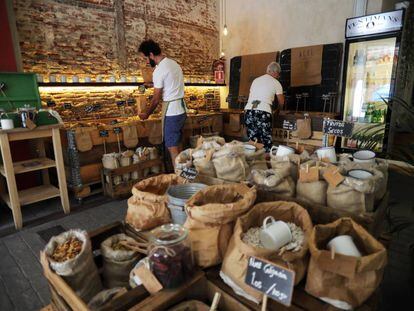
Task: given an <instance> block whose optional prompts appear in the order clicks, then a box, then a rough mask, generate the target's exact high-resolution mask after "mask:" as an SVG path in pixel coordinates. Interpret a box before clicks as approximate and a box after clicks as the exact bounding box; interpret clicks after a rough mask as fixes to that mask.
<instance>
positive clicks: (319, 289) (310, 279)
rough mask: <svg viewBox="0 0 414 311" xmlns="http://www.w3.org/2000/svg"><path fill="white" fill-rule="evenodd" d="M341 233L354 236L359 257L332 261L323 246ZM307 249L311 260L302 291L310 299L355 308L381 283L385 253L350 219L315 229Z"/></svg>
mask: <svg viewBox="0 0 414 311" xmlns="http://www.w3.org/2000/svg"><path fill="white" fill-rule="evenodd" d="M343 234H346V235H351V236H352V237H353V240H354V242H355V244H356V246H357V247H358V249H359V250H360V251H361V252H362V254H363V256H362V257H360V258H358V257H351V256H345V255H340V254H335V257H334V259H331V252H330V251H328V250H326V245H327V243H328V242H329V241H330V240H331V239H332V238H334V237H336V236H338V235H343ZM309 249H310V253H311V259H310V263H309V268H308V276H307V280H306V288H305V289H306V291H307V292H308V293H309V294H311V295H313V296H316V297H325V298H330V299H334V300H338V301H342V302H346V303H348V304H350V305H351V306H352V307H357V306H360V305H361V304H362V303H364V301H365V300H366V299H368V298H369V297H370V296H371V295H372V293H373V292H374V291H375V289H376V288H377V287H378V286H379V284H380V282H381V280H382V275H383V272H384V267H385V265H386V262H387V252H386V250H385V248H384V246H383V245H382V244H381V243H379V242H378V241H377V240H375V238H374V237H372V236H371V235H370V234H369V233H368V232H367V231H366V230H365V229H364V228H363V227H361V226H360V225H358V224H357V223H356V222H354V221H353V220H352V219H351V218H340V219H338V220H337V221H335V222H333V223H329V224H326V225H317V226H315V227H314V229H313V231H312V234H311V236H310V239H309Z"/></svg>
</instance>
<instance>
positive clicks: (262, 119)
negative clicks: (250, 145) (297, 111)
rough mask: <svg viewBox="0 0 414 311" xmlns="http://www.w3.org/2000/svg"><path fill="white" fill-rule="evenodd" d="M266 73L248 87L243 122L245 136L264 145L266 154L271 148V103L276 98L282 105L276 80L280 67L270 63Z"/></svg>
mask: <svg viewBox="0 0 414 311" xmlns="http://www.w3.org/2000/svg"><path fill="white" fill-rule="evenodd" d="M266 72H267V73H266V74H265V75H263V76H260V77H258V78H256V79H254V80H253V83H252V85H251V86H250V94H249V100H248V102H247V104H246V107H245V108H244V109H245V113H244V118H245V120H244V122H245V124H246V128H247V136H248V137H249V139H250V140H257V141H258V142H259V143H262V144H264V147H265V149H266V152H269V151H270V148H272V118H273V114H272V103H273V101H274V99H275V96H276V97H277V101H278V103H279V105H284V103H285V98H284V96H283V88H282V85H281V84H280V82H279V81H278V80H277V78H279V76H280V65H279V64H278V63H276V62H271V63H270V64H269V65H268V66H267V71H266Z"/></svg>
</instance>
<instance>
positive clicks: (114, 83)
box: [38, 82, 226, 87]
mask: <svg viewBox="0 0 414 311" xmlns="http://www.w3.org/2000/svg"><path fill="white" fill-rule="evenodd" d="M143 84H144V82H76V83H70V82H39V83H38V85H39V86H40V87H43V86H47V87H58V86H60V87H72V86H78V87H79V86H140V85H143ZM184 85H185V86H211V87H214V86H226V84H225V83H223V84H216V83H202V82H200V83H198V82H187V83H184Z"/></svg>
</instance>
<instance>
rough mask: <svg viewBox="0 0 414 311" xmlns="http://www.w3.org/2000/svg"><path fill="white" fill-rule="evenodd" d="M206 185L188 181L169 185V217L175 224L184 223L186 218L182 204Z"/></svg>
mask: <svg viewBox="0 0 414 311" xmlns="http://www.w3.org/2000/svg"><path fill="white" fill-rule="evenodd" d="M205 187H207V185H204V184H200V183H189V184H182V185H176V186H170V187H169V188H168V190H167V196H168V208H169V209H170V212H171V218H172V220H173V223H175V224H180V225H182V224H184V222H185V221H186V219H187V214H186V213H185V209H184V205H185V203H186V202H187V200H188V199H189V198H191V197H192V196H193V195H194V194H195V193H197V192H198V191H200V190H201V189H203V188H205Z"/></svg>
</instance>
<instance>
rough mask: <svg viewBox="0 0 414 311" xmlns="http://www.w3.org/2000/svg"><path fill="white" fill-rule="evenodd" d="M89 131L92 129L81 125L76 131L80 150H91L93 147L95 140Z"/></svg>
mask: <svg viewBox="0 0 414 311" xmlns="http://www.w3.org/2000/svg"><path fill="white" fill-rule="evenodd" d="M89 131H90V129H87V128H86V129H84V128H81V127H80V128H77V129H76V131H75V142H76V148H77V149H78V151H80V152H85V151H89V150H91V149H92V147H93V142H92V138H91V135H90V133H89Z"/></svg>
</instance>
